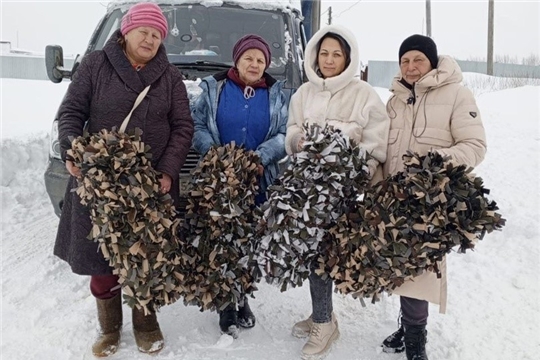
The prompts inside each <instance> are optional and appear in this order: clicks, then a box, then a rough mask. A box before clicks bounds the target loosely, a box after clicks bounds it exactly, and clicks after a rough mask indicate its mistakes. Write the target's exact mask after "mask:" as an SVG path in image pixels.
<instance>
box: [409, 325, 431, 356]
mask: <svg viewBox="0 0 540 360" xmlns="http://www.w3.org/2000/svg"><path fill="white" fill-rule="evenodd" d="M403 330H405V354H407V360H428V357H427V354H426V339H427V331H426V326H425V325H416V326H412V325H404V326H403Z"/></svg>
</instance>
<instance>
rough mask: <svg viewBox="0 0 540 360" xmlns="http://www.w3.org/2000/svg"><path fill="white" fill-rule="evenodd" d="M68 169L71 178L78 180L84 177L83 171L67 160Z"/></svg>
mask: <svg viewBox="0 0 540 360" xmlns="http://www.w3.org/2000/svg"><path fill="white" fill-rule="evenodd" d="M66 169H67V171H68V172H69V174H70V175H71V176H75V177H76V178H80V177H81V176H82V174H81V169H79V168H78V167H77V166H75V164H74V163H73V161H71V160H66Z"/></svg>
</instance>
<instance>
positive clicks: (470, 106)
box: [383, 55, 486, 313]
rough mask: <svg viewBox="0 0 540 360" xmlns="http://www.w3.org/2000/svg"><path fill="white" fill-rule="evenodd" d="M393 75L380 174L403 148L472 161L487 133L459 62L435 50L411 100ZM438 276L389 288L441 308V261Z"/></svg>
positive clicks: (389, 170)
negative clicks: (433, 59) (434, 59)
mask: <svg viewBox="0 0 540 360" xmlns="http://www.w3.org/2000/svg"><path fill="white" fill-rule="evenodd" d="M400 80H401V75H400V74H398V76H396V77H395V78H394V81H393V83H392V87H391V89H390V91H391V92H393V94H394V95H393V96H392V97H391V98H390V99H389V100H388V103H387V106H386V109H387V111H388V115H389V117H390V120H391V123H390V135H389V138H388V153H387V160H386V163H385V164H384V168H383V169H384V176H385V177H386V176H388V175H394V174H395V173H397V172H398V171H400V170H402V169H403V159H402V155H403V154H405V153H406V151H407V150H411V151H414V152H417V153H419V154H421V155H424V154H426V153H427V152H428V151H429V150H432V149H433V150H437V152H439V153H440V154H442V155H449V156H451V157H452V159H453V160H454V161H455V162H457V163H460V164H465V165H467V166H472V167H475V166H477V165H478V164H480V162H481V161H482V160H483V159H484V156H485V153H486V136H485V133H484V127H483V125H482V119H481V117H480V112H479V111H478V107H477V106H476V101H475V99H474V96H473V94H472V93H471V92H470V90H469V89H467V88H465V87H464V86H463V85H461V84H460V83H461V80H462V73H461V69H460V68H459V65H458V64H457V63H456V62H455V61H454V60H453V59H452V58H450V57H448V56H444V55H443V56H439V63H438V66H437V69H434V70H432V71H430V72H429V73H427V74H426V75H424V76H423V77H422V78H421V79H420V80H418V82H417V83H416V84H415V87H414V92H415V94H416V101H415V103H414V104H408V101H407V100H408V99H409V97H410V96H411V90H409V89H408V88H406V87H405V85H403V84H402V83H401V82H400ZM440 269H441V272H442V278H441V279H437V276H436V275H435V274H434V273H432V272H427V273H425V274H423V275H420V276H419V277H417V278H415V279H414V280H411V281H408V282H406V283H405V284H403V285H402V286H401V287H399V288H397V289H396V290H395V291H394V293H395V294H398V295H403V296H407V297H412V298H416V299H421V300H427V301H429V302H432V303H435V304H439V305H440V311H441V312H442V313H444V312H445V310H446V296H447V292H446V261H445V260H443V261H442V263H441V264H440Z"/></svg>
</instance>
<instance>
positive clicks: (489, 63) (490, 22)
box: [487, 0, 495, 75]
mask: <svg viewBox="0 0 540 360" xmlns="http://www.w3.org/2000/svg"><path fill="white" fill-rule="evenodd" d="M494 8H495V0H489V6H488V52H487V74H488V75H493V14H494V12H495V9H494Z"/></svg>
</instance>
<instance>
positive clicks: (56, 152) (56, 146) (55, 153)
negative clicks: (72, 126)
mask: <svg viewBox="0 0 540 360" xmlns="http://www.w3.org/2000/svg"><path fill="white" fill-rule="evenodd" d="M50 145H51V146H50V148H49V156H50V157H52V158H55V159H61V156H60V141H58V120H54V121H53V124H52V129H51V144H50Z"/></svg>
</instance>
